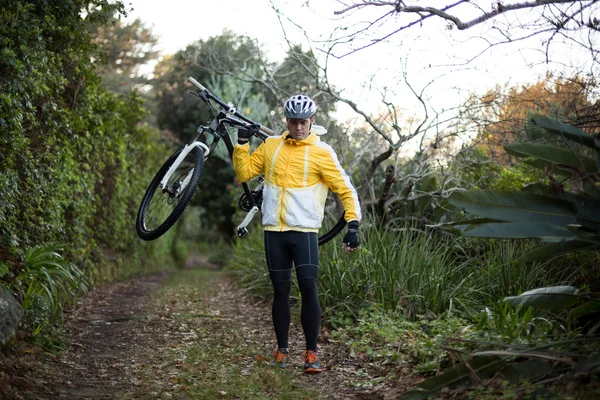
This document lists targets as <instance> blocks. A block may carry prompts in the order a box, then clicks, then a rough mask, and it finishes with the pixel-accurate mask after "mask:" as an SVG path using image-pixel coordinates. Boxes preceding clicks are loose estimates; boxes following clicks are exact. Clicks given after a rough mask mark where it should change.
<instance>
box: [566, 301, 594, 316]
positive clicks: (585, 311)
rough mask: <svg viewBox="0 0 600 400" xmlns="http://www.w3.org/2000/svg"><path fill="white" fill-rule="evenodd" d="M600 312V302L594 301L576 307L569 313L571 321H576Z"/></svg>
mask: <svg viewBox="0 0 600 400" xmlns="http://www.w3.org/2000/svg"><path fill="white" fill-rule="evenodd" d="M598 312H600V300H592V301H588V302H587V303H583V304H582V305H580V306H579V307H575V308H574V309H572V310H571V311H570V312H569V319H570V320H574V319H576V318H579V317H583V316H584V315H589V314H594V313H598Z"/></svg>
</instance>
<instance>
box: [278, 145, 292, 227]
mask: <svg viewBox="0 0 600 400" xmlns="http://www.w3.org/2000/svg"><path fill="white" fill-rule="evenodd" d="M284 146H293V145H292V144H284ZM293 151H294V147H291V148H290V152H289V154H288V158H287V160H286V164H285V175H284V176H283V180H282V183H283V185H282V186H281V207H279V208H280V211H279V220H280V222H281V226H280V227H279V232H283V227H284V225H285V223H284V222H283V205H284V204H285V186H284V185H285V184H286V182H287V178H288V170H289V169H290V160H291V159H292V152H293Z"/></svg>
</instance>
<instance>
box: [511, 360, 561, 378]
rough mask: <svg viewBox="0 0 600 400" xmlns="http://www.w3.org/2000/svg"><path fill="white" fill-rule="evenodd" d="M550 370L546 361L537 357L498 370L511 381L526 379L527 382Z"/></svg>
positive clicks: (546, 373) (548, 372)
mask: <svg viewBox="0 0 600 400" xmlns="http://www.w3.org/2000/svg"><path fill="white" fill-rule="evenodd" d="M551 372H552V367H550V365H549V364H548V362H546V361H544V360H539V359H530V360H526V361H522V362H519V363H517V364H515V365H511V366H508V367H506V368H504V369H502V370H501V371H500V373H501V374H502V375H504V376H505V377H506V379H507V380H508V381H509V382H511V383H517V382H519V381H523V380H525V379H527V380H528V381H529V382H532V381H534V380H535V379H537V378H541V377H543V376H545V375H548V374H550V373H551Z"/></svg>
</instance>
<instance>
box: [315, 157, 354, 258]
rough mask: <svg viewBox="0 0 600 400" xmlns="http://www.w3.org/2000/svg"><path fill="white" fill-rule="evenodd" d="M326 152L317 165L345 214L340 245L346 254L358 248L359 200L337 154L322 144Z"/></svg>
mask: <svg viewBox="0 0 600 400" xmlns="http://www.w3.org/2000/svg"><path fill="white" fill-rule="evenodd" d="M323 148H324V149H326V150H327V153H326V154H325V156H324V157H322V160H321V159H320V160H319V161H320V163H319V165H320V166H321V175H322V176H323V179H324V180H325V183H326V184H327V186H329V187H330V188H331V190H332V191H333V192H334V193H336V194H337V195H338V196H339V197H340V200H341V201H342V204H343V205H344V210H345V211H346V214H345V215H344V218H345V219H346V221H347V222H348V231H347V232H346V235H345V236H344V239H343V240H342V247H343V248H344V250H345V252H346V254H348V253H349V252H352V251H354V250H356V249H358V246H359V245H360V236H359V234H358V225H359V222H360V220H361V218H362V214H361V208H360V202H359V200H358V194H357V193H356V189H355V188H354V185H353V184H352V182H351V181H350V177H349V176H348V174H346V171H345V170H344V168H342V166H341V165H340V163H339V161H338V158H337V155H336V154H335V152H334V151H333V149H332V148H331V147H330V146H323Z"/></svg>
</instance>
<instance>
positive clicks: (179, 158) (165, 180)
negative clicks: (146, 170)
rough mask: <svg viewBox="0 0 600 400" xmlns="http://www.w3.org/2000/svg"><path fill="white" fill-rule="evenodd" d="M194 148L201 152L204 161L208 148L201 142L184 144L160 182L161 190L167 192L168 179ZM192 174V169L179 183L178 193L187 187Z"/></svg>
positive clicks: (208, 151)
mask: <svg viewBox="0 0 600 400" xmlns="http://www.w3.org/2000/svg"><path fill="white" fill-rule="evenodd" d="M195 147H198V148H199V149H200V150H201V151H202V156H203V157H204V159H206V157H207V156H208V153H210V150H209V148H208V146H207V145H205V144H204V143H202V142H198V141H195V142H192V143H190V144H186V145H185V147H184V148H183V149H182V150H181V153H179V155H178V156H177V158H176V159H175V161H173V164H171V167H170V168H169V170H168V171H167V173H166V174H165V176H164V177H163V178H162V180H161V181H160V186H161V188H162V190H167V184H168V183H169V179H170V178H171V175H173V173H174V172H175V170H176V169H177V167H179V164H181V162H182V161H183V160H184V159H185V158H186V157H187V155H188V154H190V151H192V150H193V149H194V148H195ZM193 174H194V169H193V168H192V169H191V170H190V171H189V172H188V174H187V175H186V177H185V178H184V180H183V182H181V185H180V186H179V188H178V192H179V193H181V192H182V191H183V189H185V188H186V187H187V185H188V184H189V183H190V180H191V179H192V175H193ZM179 193H174V194H175V195H177V194H179Z"/></svg>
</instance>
